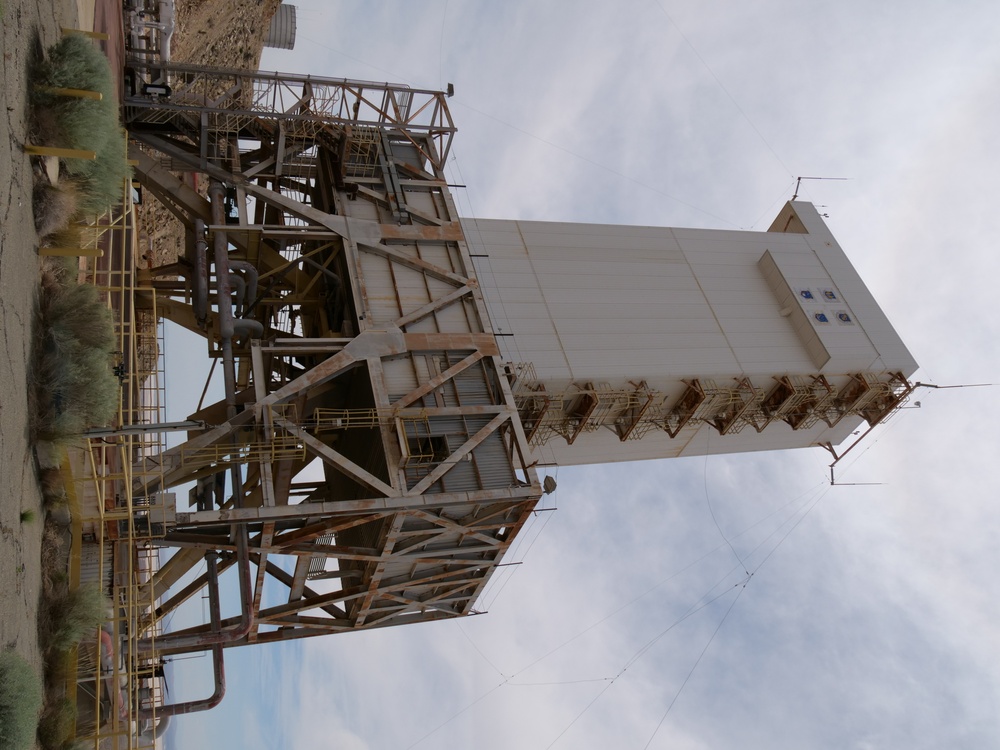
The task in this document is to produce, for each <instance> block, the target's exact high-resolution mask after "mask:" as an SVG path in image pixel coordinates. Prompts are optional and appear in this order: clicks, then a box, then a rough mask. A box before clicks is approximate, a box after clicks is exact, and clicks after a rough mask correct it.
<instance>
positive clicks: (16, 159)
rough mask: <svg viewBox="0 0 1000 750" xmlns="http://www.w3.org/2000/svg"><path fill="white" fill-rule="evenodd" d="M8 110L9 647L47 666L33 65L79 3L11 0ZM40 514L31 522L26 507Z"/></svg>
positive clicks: (3, 429) (2, 355) (4, 177)
mask: <svg viewBox="0 0 1000 750" xmlns="http://www.w3.org/2000/svg"><path fill="white" fill-rule="evenodd" d="M0 7H2V14H3V17H2V19H0V26H2V30H0V34H2V40H3V43H2V60H0V77H2V79H3V87H2V88H0V91H2V93H0V117H2V122H3V128H2V135H0V137H2V139H3V141H4V147H3V148H0V330H2V335H0V648H13V649H15V650H16V651H18V652H19V653H20V654H22V655H23V656H24V657H25V658H26V659H28V661H29V662H31V663H32V664H33V665H35V666H36V668H37V669H38V670H39V673H41V654H40V653H39V651H38V635H37V628H36V612H37V608H38V596H39V593H40V590H41V566H40V563H39V557H40V550H41V537H42V518H43V513H42V503H41V493H40V491H39V487H38V481H37V474H36V469H35V458H34V453H33V451H32V449H31V446H30V445H29V443H28V421H27V416H28V415H27V375H28V372H27V370H28V358H29V354H30V350H31V334H32V319H33V310H34V307H35V302H36V299H37V293H38V265H39V258H38V251H37V247H38V241H37V237H36V235H35V228H34V218H33V215H32V210H31V184H32V178H31V161H30V159H29V157H28V156H27V155H25V154H24V152H23V151H22V149H21V145H22V144H23V143H25V142H26V141H27V140H28V133H27V127H28V110H27V91H28V89H27V71H28V65H29V62H30V61H31V60H33V59H36V57H37V55H38V54H39V53H40V50H41V49H43V48H44V47H47V46H49V45H51V44H53V43H54V42H56V41H57V40H58V39H59V33H60V32H59V28H60V26H67V27H73V26H75V24H76V6H75V3H73V2H58V0H57V1H56V2H53V3H46V2H37V0H3V2H2V4H0ZM24 512H28V513H31V514H33V516H34V520H31V521H29V522H25V523H22V522H21V514H22V513H24Z"/></svg>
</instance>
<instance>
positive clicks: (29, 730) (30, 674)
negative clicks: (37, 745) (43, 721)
mask: <svg viewBox="0 0 1000 750" xmlns="http://www.w3.org/2000/svg"><path fill="white" fill-rule="evenodd" d="M41 707H42V681H41V679H39V677H38V675H36V674H35V673H34V671H33V670H32V669H31V665H29V664H28V663H27V662H26V661H25V660H24V659H22V658H21V657H20V656H18V655H17V654H16V653H14V652H13V651H5V652H2V653H0V747H3V748H9V749H10V750H20V748H25V747H30V746H31V744H32V742H33V741H34V738H35V727H36V726H37V725H38V711H39V710H40V709H41Z"/></svg>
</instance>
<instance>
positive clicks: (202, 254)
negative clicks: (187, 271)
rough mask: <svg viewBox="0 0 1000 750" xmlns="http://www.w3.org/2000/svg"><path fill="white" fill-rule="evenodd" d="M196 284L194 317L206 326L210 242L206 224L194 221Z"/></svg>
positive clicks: (193, 290)
mask: <svg viewBox="0 0 1000 750" xmlns="http://www.w3.org/2000/svg"><path fill="white" fill-rule="evenodd" d="M194 236H195V242H194V279H193V281H194V283H193V284H192V292H193V299H192V304H193V306H194V316H195V318H196V319H197V320H198V325H200V326H203V325H205V321H206V320H207V319H208V268H207V266H206V263H205V260H206V256H207V255H208V242H207V241H206V240H205V222H204V221H203V220H201V219H195V220H194Z"/></svg>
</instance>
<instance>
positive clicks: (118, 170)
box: [79, 123, 132, 214]
mask: <svg viewBox="0 0 1000 750" xmlns="http://www.w3.org/2000/svg"><path fill="white" fill-rule="evenodd" d="M126 143H127V138H126V136H125V131H124V130H122V129H121V127H119V126H118V124H117V123H116V124H115V125H114V126H112V127H109V133H108V139H107V141H105V144H104V147H103V149H99V150H97V158H96V159H95V160H94V161H83V162H80V164H82V165H85V167H86V168H85V169H84V170H83V171H81V172H79V174H80V176H81V179H82V180H83V185H82V187H81V189H80V197H79V204H80V211H81V212H83V213H84V214H86V213H91V214H99V213H103V212H104V211H106V210H107V209H108V207H109V206H112V205H114V204H115V203H116V202H118V201H120V200H121V197H122V189H123V187H124V181H125V180H126V179H127V178H130V177H131V176H132V167H130V166H129V165H128V157H127V155H126V153H125V148H126Z"/></svg>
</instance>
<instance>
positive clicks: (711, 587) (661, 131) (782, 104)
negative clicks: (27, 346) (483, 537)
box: [168, 0, 1000, 750]
mask: <svg viewBox="0 0 1000 750" xmlns="http://www.w3.org/2000/svg"><path fill="white" fill-rule="evenodd" d="M295 4H296V6H297V7H298V8H299V15H298V39H297V42H296V49H295V50H294V51H293V52H284V51H274V50H269V51H268V52H267V53H266V55H265V60H264V62H263V67H265V68H268V69H277V70H284V71H289V72H303V73H316V74H321V75H330V76H337V77H340V76H344V77H352V78H362V79H367V80H391V81H401V82H406V83H410V84H412V85H415V86H427V87H435V88H437V87H443V86H444V85H445V84H447V83H448V82H453V83H454V84H455V88H456V95H455V97H454V98H453V99H452V100H451V105H452V113H453V115H454V117H455V119H456V122H457V124H458V127H459V130H460V132H459V134H458V136H457V138H456V141H455V152H454V155H455V158H454V159H453V161H452V163H451V165H450V172H449V178H450V181H451V182H455V183H462V184H466V185H468V188H467V189H464V190H461V189H460V190H456V199H457V200H458V201H459V205H460V208H461V209H462V211H463V213H464V214H465V215H467V216H475V217H481V218H519V219H549V220H558V221H595V222H607V223H623V224H649V225H661V226H699V227H711V228H719V229H727V228H753V229H758V230H759V229H763V228H766V227H767V225H768V224H769V223H770V221H771V219H772V218H773V217H774V215H776V213H777V211H778V209H779V207H780V206H781V204H782V203H783V202H784V201H786V200H788V199H789V198H791V196H792V191H793V187H794V178H795V177H796V176H799V175H810V176H824V177H849V178H851V179H850V180H848V181H828V182H818V181H817V182H808V183H804V184H803V190H802V197H803V198H804V199H806V200H811V201H813V202H814V203H816V204H817V205H819V206H821V209H820V210H821V211H823V212H826V213H828V214H829V218H828V219H827V221H828V223H829V225H830V227H831V229H832V231H833V233H834V235H835V236H836V237H837V238H838V240H839V241H840V244H841V245H842V246H843V247H844V249H845V251H846V252H847V254H848V256H849V257H850V258H851V259H852V261H853V262H854V264H855V266H856V267H857V268H858V270H859V272H860V273H861V275H862V277H863V278H864V279H865V280H866V282H867V283H868V285H869V287H870V288H871V289H872V292H873V293H874V295H875V298H876V299H877V300H879V302H880V303H881V305H882V307H883V309H884V310H885V311H886V313H887V314H888V316H889V318H890V319H891V320H892V321H893V323H894V324H895V326H896V327H897V330H898V331H899V333H900V335H901V336H902V338H903V340H904V341H905V342H906V343H907V344H908V346H909V347H910V349H911V351H912V352H913V354H914V356H915V357H916V359H917V361H918V362H920V363H921V364H922V366H923V369H922V370H921V372H920V373H919V374H918V378H919V379H920V380H923V381H925V382H932V383H935V384H939V385H950V384H962V383H989V382H993V381H998V382H1000V378H998V377H997V375H996V374H995V370H996V369H997V364H998V356H997V354H996V353H995V351H996V350H995V348H994V342H995V341H997V338H998V337H997V334H998V320H1000V316H998V315H997V313H996V309H995V307H996V306H995V304H994V298H995V297H996V291H995V287H996V285H997V279H998V270H1000V269H998V265H1000V262H998V260H997V258H998V253H997V252H996V249H995V247H994V239H993V237H994V230H993V227H992V218H991V217H994V216H995V214H996V212H997V210H998V209H997V205H998V201H997V198H998V190H997V187H996V177H995V170H996V168H997V167H998V166H1000V147H998V145H997V137H996V136H997V130H998V128H997V125H998V123H1000V97H998V96H997V90H998V84H1000V47H998V46H997V45H996V29H997V28H998V27H1000V6H998V5H997V4H996V3H995V2H953V3H948V4H945V3H936V2H908V3H903V2H883V3H872V2H870V0H869V1H867V2H863V1H854V0H845V1H843V2H840V3H823V4H820V3H803V2H792V0H787V1H782V0H759V1H758V2H755V3H752V4H738V3H732V2H721V1H720V0H701V1H700V2H687V1H671V0H659V1H657V0H632V1H629V0H622V2H618V3H607V2H604V3H598V2H591V1H590V0H577V1H576V2H566V1H563V2H556V1H554V0H552V1H550V2H547V3H543V2H528V1H527V0H506V1H505V2H503V3H490V2H485V0H426V1H424V2H416V1H414V0H409V1H408V2H402V1H401V0H397V1H396V2H377V3H373V2H362V1H361V0H356V1H355V2H323V0H310V2H303V1H299V2H296V3H295ZM168 366H169V361H168ZM168 378H169V375H168ZM168 382H169V381H168ZM192 390H197V391H200V385H199V386H198V387H196V388H195V387H192ZM171 396H172V397H175V400H176V399H179V398H180V396H179V395H178V394H177V391H176V390H175V391H173V392H172V393H171ZM997 396H998V390H997V388H993V387H990V388H968V389H964V390H961V389H960V390H948V391H932V390H927V391H923V392H921V393H920V394H918V395H917V396H916V399H918V400H920V401H921V402H922V408H920V409H919V410H918V409H910V410H906V411H903V412H901V413H900V414H898V415H896V417H894V418H893V419H892V420H891V421H890V422H889V423H888V424H887V425H886V426H885V427H884V428H881V429H880V430H878V431H877V432H876V433H875V435H874V437H873V438H872V439H870V440H869V442H868V443H867V444H864V445H862V446H861V447H859V448H858V449H857V450H856V451H854V453H852V455H851V458H850V459H847V460H845V462H844V463H845V464H846V466H845V468H844V469H843V470H842V471H841V472H840V474H839V479H840V481H843V482H858V483H861V482H877V483H881V484H878V485H875V486H859V485H855V486H834V487H831V486H830V485H829V484H828V482H827V478H828V473H827V469H826V464H827V463H828V457H827V454H826V453H825V452H824V451H822V450H820V449H814V450H812V449H811V450H804V451H798V452H789V453H772V454H760V455H749V456H747V455H744V456H734V457H712V458H708V459H705V458H699V459H679V460H669V461H660V462H646V463H643V464H631V465H619V466H614V467H610V466H609V467H602V466H595V467H589V468H583V469H576V470H571V469H563V470H561V471H560V472H559V474H558V481H559V489H558V491H557V492H556V493H555V495H554V496H551V497H550V498H548V502H549V504H550V505H552V504H554V505H557V506H558V511H556V512H551V513H541V514H539V515H538V516H537V518H536V519H535V521H534V523H533V524H532V526H531V527H529V529H528V530H527V533H526V535H525V537H524V541H523V543H522V544H521V546H519V547H518V548H517V550H516V552H515V554H514V556H513V557H514V559H517V560H520V559H523V560H524V563H523V564H522V565H520V566H516V567H512V568H507V569H506V570H507V571H508V572H507V573H506V574H505V575H501V576H499V577H498V578H497V579H495V585H492V586H491V588H490V589H489V590H488V591H487V593H486V595H485V596H484V599H483V601H482V605H483V608H484V609H489V610H490V611H489V614H487V615H485V616H482V617H473V618H467V619H465V620H463V621H451V622H445V623H437V624H432V625H427V626H414V627H410V628H406V627H404V628H399V629H387V630H382V631H375V632H372V633H360V634H351V635H344V636H330V637H323V638H317V639H311V640H309V641H304V642H300V643H297V644H288V645H282V646H276V647H260V648H249V649H242V650H234V651H228V652H227V674H228V678H229V693H228V696H227V698H226V699H225V701H224V702H223V705H222V706H221V707H220V708H218V709H215V710H213V711H211V712H208V713H206V714H202V715H195V716H189V717H184V718H183V719H181V720H179V721H178V722H177V724H176V727H177V742H176V747H179V748H189V747H226V748H229V747H233V748H235V747H239V748H245V749H246V750H255V749H256V748H267V749H268V750H270V749H272V748H289V749H291V748H296V749H297V748H304V747H316V748H325V747H330V748H338V750H361V749H364V750H382V749H383V748H387V749H390V750H394V749H397V748H398V749H400V750H402V749H404V748H411V747H416V748H421V749H431V748H467V747H476V748H482V749H484V750H509V749H510V748H529V749H534V748H538V749H544V748H549V747H555V748H574V749H577V750H589V749H591V748H609V747H613V748H636V749H637V750H640V749H642V748H647V747H648V748H672V749H678V748H679V749H682V750H686V749H688V748H690V749H692V750H694V749H700V748H729V747H737V746H738V747H741V748H780V747H789V748H791V747H810V748H838V749H839V748H858V749H868V748H900V747H907V748H941V747H986V746H991V745H993V744H994V743H995V742H996V738H997V737H998V736H1000V714H998V712H997V705H1000V666H998V665H1000V659H998V656H1000V626H998V624H997V623H998V622H1000V597H997V595H996V594H997V589H998V584H997V583H996V582H995V581H996V570H997V568H998V567H1000V566H998V562H1000V559H998V558H1000V553H998V551H997V550H998V545H997V538H998V533H1000V522H998V517H997V513H996V510H995V508H996V505H997V500H998V499H1000V493H998V491H997V488H996V482H995V480H993V479H991V477H992V476H993V471H992V468H993V465H992V461H993V460H994V457H995V456H996V453H997V446H998V439H997V437H996V425H997V424H998V423H1000V408H998V404H997ZM855 454H856V455H855ZM991 487H993V489H990V488H991ZM713 514H714V516H715V519H716V520H717V524H718V525H716V522H715V521H713V518H712V516H713ZM723 534H724V535H725V538H724V537H723ZM726 539H728V540H729V542H731V543H732V547H733V549H732V550H731V549H730V546H729V544H728V543H727V541H726ZM734 550H735V552H734ZM737 555H738V556H739V558H741V560H738V559H737ZM747 572H749V573H753V575H752V577H751V578H750V579H749V583H747ZM744 584H746V585H744ZM692 612H693V613H692ZM727 613H728V614H727ZM713 635H714V637H713ZM699 659H700V660H699ZM177 667H178V668H177V674H178V676H177V678H176V683H177V684H176V686H175V687H174V693H173V694H172V697H174V698H176V699H184V698H188V697H202V696H204V695H206V694H207V693H208V692H210V685H209V682H208V679H207V677H206V678H204V679H201V680H200V681H199V680H196V679H194V678H192V677H191V675H192V674H194V673H195V670H194V669H191V670H188V668H187V667H188V665H185V664H178V665H177ZM623 670H624V671H623ZM612 678H615V679H614V680H613V681H612Z"/></svg>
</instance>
